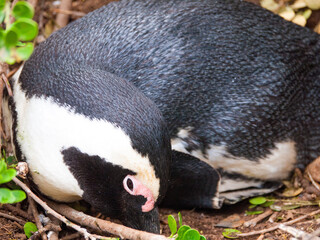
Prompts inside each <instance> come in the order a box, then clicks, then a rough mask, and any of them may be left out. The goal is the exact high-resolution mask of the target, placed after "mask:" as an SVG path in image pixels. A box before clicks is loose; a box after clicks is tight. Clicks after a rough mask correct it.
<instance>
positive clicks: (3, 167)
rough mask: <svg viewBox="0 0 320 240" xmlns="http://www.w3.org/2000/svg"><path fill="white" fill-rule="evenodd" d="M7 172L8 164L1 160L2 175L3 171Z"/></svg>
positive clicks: (0, 169) (0, 170)
mask: <svg viewBox="0 0 320 240" xmlns="http://www.w3.org/2000/svg"><path fill="white" fill-rule="evenodd" d="M5 170H7V164H6V162H5V161H4V160H0V174H1V172H2V171H5Z"/></svg>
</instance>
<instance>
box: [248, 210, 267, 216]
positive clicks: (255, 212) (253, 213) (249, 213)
mask: <svg viewBox="0 0 320 240" xmlns="http://www.w3.org/2000/svg"><path fill="white" fill-rule="evenodd" d="M261 213H263V211H246V213H245V214H246V215H247V216H249V215H258V214H261Z"/></svg>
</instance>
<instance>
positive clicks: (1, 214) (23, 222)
mask: <svg viewBox="0 0 320 240" xmlns="http://www.w3.org/2000/svg"><path fill="white" fill-rule="evenodd" d="M0 216H1V217H4V218H7V219H10V220H12V221H16V222H18V223H20V224H22V225H24V224H25V223H26V221H24V220H22V219H20V218H17V217H15V216H11V215H9V214H6V213H3V212H0Z"/></svg>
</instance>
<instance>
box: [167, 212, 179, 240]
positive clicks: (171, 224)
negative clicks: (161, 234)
mask: <svg viewBox="0 0 320 240" xmlns="http://www.w3.org/2000/svg"><path fill="white" fill-rule="evenodd" d="M168 224H169V228H170V231H171V236H170V237H172V236H173V235H174V234H176V232H177V222H176V220H175V219H174V217H173V216H172V215H169V216H168Z"/></svg>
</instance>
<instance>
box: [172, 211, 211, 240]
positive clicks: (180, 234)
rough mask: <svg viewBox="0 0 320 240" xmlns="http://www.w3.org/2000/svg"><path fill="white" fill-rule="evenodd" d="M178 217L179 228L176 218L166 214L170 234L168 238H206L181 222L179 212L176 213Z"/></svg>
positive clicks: (193, 239) (183, 239)
mask: <svg viewBox="0 0 320 240" xmlns="http://www.w3.org/2000/svg"><path fill="white" fill-rule="evenodd" d="M178 219H179V226H180V227H179V229H178V227H177V222H176V219H175V218H174V217H173V216H172V215H169V216H168V224H169V228H170V231H171V235H170V237H169V238H174V239H175V240H206V238H205V237H204V236H203V235H200V233H199V232H198V231H197V230H195V229H192V228H191V227H190V226H188V225H183V224H182V217H181V214H180V213H178Z"/></svg>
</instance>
